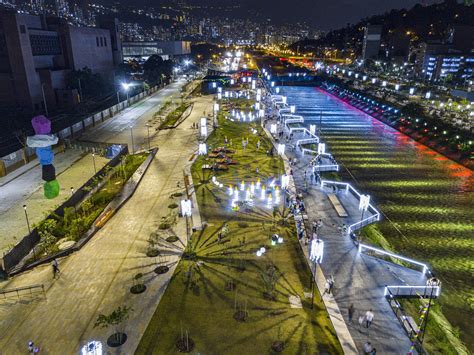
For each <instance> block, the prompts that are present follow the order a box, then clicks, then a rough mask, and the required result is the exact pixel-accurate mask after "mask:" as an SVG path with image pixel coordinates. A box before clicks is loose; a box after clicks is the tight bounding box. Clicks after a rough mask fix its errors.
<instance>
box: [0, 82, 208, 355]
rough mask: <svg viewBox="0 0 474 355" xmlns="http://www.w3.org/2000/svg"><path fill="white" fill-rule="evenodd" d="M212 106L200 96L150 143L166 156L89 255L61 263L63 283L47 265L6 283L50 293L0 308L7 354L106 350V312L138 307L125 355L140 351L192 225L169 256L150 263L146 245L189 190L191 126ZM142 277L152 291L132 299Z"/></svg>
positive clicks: (168, 249) (178, 228) (167, 250)
mask: <svg viewBox="0 0 474 355" xmlns="http://www.w3.org/2000/svg"><path fill="white" fill-rule="evenodd" d="M177 89H178V86H177V85H176V88H175V91H176V90H177ZM152 107H153V106H152ZM152 107H150V109H149V110H147V111H146V112H144V113H143V114H142V116H141V117H140V120H139V122H145V121H146V120H147V119H149V117H150V116H151V115H152V114H153V113H154V112H155V110H154V109H153V110H151V108H152ZM211 108H212V100H211V99H209V98H200V99H199V101H198V102H196V103H195V107H194V110H193V112H192V113H191V115H190V116H189V117H188V118H187V120H186V121H185V122H183V123H182V124H181V125H180V126H179V127H178V128H176V129H173V130H166V131H160V132H159V133H157V134H156V135H155V136H154V137H153V139H152V142H151V144H152V146H158V147H159V151H158V153H157V155H156V156H155V158H154V160H153V162H152V164H151V165H150V167H149V169H148V170H147V172H146V174H145V176H144V178H143V180H142V182H141V183H140V185H139V187H138V189H137V191H136V192H135V194H134V195H133V196H132V198H131V199H130V201H129V202H128V203H127V204H126V205H125V206H124V207H123V208H122V209H121V210H119V212H118V213H117V214H116V215H115V216H114V217H113V218H112V219H111V220H110V221H109V223H107V224H106V226H105V227H104V228H103V229H101V230H100V231H99V232H98V233H97V234H96V235H95V236H94V238H93V239H92V240H91V241H90V242H89V243H88V244H87V245H86V246H85V247H84V248H83V249H81V250H80V251H78V252H77V253H74V254H72V255H71V256H69V257H67V258H64V259H63V260H60V262H59V267H60V270H61V277H60V278H59V279H58V280H53V279H52V272H51V266H50V265H45V266H41V267H37V268H35V269H34V270H31V271H28V272H25V273H23V274H21V275H19V276H17V277H15V278H13V279H11V280H9V281H8V282H6V283H3V284H2V285H1V286H2V288H5V289H11V288H16V287H22V286H26V285H32V284H44V285H45V287H46V295H45V296H44V297H42V296H39V297H37V298H34V299H21V300H20V301H17V300H15V299H12V300H11V301H7V302H2V303H1V304H0V307H1V308H0V319H1V320H0V333H1V334H2V338H1V340H0V349H2V351H3V353H5V354H10V353H22V352H24V351H25V349H26V345H27V342H28V341H29V340H32V341H35V343H37V344H38V345H39V346H41V347H42V349H43V350H44V351H45V353H51V354H57V353H63V351H64V349H71V352H73V353H74V352H77V351H78V350H79V349H80V347H81V346H82V345H84V344H85V343H86V341H88V340H92V339H94V340H100V341H102V342H103V343H104V344H105V342H106V340H107V338H108V336H109V335H111V334H112V333H113V332H114V329H99V328H94V327H93V325H94V323H95V320H96V318H97V316H98V314H99V313H105V314H107V313H110V312H111V311H112V310H113V309H115V308H116V307H117V306H124V305H127V306H131V307H132V308H133V311H132V313H131V314H130V319H129V320H128V321H127V322H126V324H125V331H126V332H127V335H128V337H129V338H128V340H127V342H126V343H125V345H124V346H122V347H121V348H120V351H119V352H120V353H123V354H130V353H133V351H134V349H135V347H136V346H137V344H138V341H139V340H140V336H141V334H142V333H143V331H144V330H145V328H146V325H147V324H148V321H149V319H150V318H151V316H152V315H153V312H154V310H155V308H156V306H157V304H158V302H159V300H160V298H161V296H162V295H163V293H164V291H165V288H166V285H167V283H168V281H169V278H170V277H171V275H172V274H173V271H174V268H175V266H176V265H177V262H178V258H179V255H180V253H181V251H182V250H183V249H184V246H185V243H186V232H185V221H184V220H182V219H179V220H178V223H177V225H175V226H174V228H173V230H174V232H175V233H176V234H177V236H178V237H179V238H180V241H178V242H176V243H174V244H175V245H170V244H168V245H166V246H164V247H162V248H160V249H162V250H163V254H164V255H163V256H162V257H159V258H149V257H147V256H146V255H145V250H146V245H147V243H146V241H147V239H148V238H149V235H150V233H152V232H155V231H157V230H158V226H159V224H160V221H161V217H163V216H166V215H167V214H168V213H169V208H168V205H169V204H170V203H171V202H173V200H172V199H170V195H171V194H172V193H174V192H177V191H181V192H182V191H183V186H184V183H183V171H184V168H185V166H186V165H187V164H190V157H191V156H192V155H193V152H194V151H195V150H196V147H197V130H195V129H192V128H191V127H190V126H191V124H192V123H194V122H198V121H199V119H200V117H201V115H202V112H203V111H206V110H207V111H210V110H211ZM112 120H113V119H112ZM112 120H111V121H112ZM111 121H108V122H111ZM137 131H138V132H137V134H138V135H137V142H140V139H141V140H143V139H144V137H143V136H141V135H140V132H142V130H137ZM145 132H146V131H145ZM124 136H125V135H124ZM89 138H90V137H89ZM105 138H106V139H111V140H113V141H115V142H121V139H122V136H121V132H120V131H119V132H113V133H112V135H111V137H105ZM160 263H162V264H166V265H167V266H169V267H170V271H169V272H168V273H166V274H164V275H157V274H155V273H154V272H153V270H154V268H155V267H156V266H157V265H158V264H160ZM137 273H143V274H144V283H145V284H146V286H147V290H146V291H145V293H143V294H140V295H133V294H131V293H130V292H129V289H130V287H131V286H132V285H133V276H134V275H136V274H137ZM114 352H115V351H114ZM3 353H2V354H3Z"/></svg>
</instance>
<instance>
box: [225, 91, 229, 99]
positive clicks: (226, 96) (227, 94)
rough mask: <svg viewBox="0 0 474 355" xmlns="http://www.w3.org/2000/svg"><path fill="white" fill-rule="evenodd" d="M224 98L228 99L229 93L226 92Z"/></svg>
mask: <svg viewBox="0 0 474 355" xmlns="http://www.w3.org/2000/svg"><path fill="white" fill-rule="evenodd" d="M224 97H225V98H226V99H227V98H229V92H228V91H226V92H224Z"/></svg>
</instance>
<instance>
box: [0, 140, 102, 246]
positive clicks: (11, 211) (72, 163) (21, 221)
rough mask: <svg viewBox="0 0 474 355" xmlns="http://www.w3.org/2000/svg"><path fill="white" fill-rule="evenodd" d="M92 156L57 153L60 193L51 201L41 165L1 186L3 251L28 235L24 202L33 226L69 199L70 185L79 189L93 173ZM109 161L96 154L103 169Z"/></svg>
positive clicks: (98, 163)
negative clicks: (46, 191) (46, 189)
mask: <svg viewBox="0 0 474 355" xmlns="http://www.w3.org/2000/svg"><path fill="white" fill-rule="evenodd" d="M92 159H93V157H92V155H91V154H85V153H83V152H81V151H79V150H75V149H68V150H66V151H65V152H64V153H59V154H56V157H55V162H54V165H55V167H56V176H57V180H58V181H59V185H60V187H61V190H60V191H59V196H58V197H56V198H54V199H51V200H48V199H47V198H45V197H44V193H43V183H44V181H43V180H42V178H41V166H40V165H37V166H34V167H32V168H31V169H30V170H28V171H26V172H25V173H23V174H21V175H19V176H17V177H16V178H15V179H13V180H10V181H9V182H8V183H6V184H5V185H3V186H0V220H1V224H0V252H5V251H7V250H8V249H10V248H11V247H13V246H14V245H15V244H17V243H18V242H19V241H20V240H21V238H23V237H24V236H25V235H26V234H28V225H27V223H26V217H25V211H24V209H23V205H27V212H28V219H29V222H30V226H31V228H33V224H35V223H38V222H40V221H41V220H42V219H43V218H44V215H45V213H46V212H47V211H51V210H53V209H54V208H55V207H56V206H58V205H60V204H61V203H62V202H63V201H64V200H66V199H68V198H69V196H70V195H71V187H74V188H76V189H77V188H78V187H80V186H82V185H83V184H84V183H85V182H86V181H87V180H89V179H90V178H91V176H92V175H94V163H93V161H92ZM107 161H108V160H107V159H105V158H102V157H100V156H98V155H96V156H95V164H96V169H97V170H99V169H100V168H102V166H104V165H105V164H106V163H107Z"/></svg>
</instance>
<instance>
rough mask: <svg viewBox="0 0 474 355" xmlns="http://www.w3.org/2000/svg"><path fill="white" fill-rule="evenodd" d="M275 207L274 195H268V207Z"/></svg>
mask: <svg viewBox="0 0 474 355" xmlns="http://www.w3.org/2000/svg"><path fill="white" fill-rule="evenodd" d="M272 205H273V196H272V194H271V193H270V194H268V197H267V207H271V206H272Z"/></svg>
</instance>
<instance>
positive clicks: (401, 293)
mask: <svg viewBox="0 0 474 355" xmlns="http://www.w3.org/2000/svg"><path fill="white" fill-rule="evenodd" d="M440 293H441V287H440V286H426V285H424V286H408V285H407V286H385V291H384V296H388V297H400V298H418V297H422V298H437V297H439V295H440Z"/></svg>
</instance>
